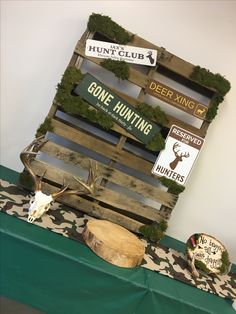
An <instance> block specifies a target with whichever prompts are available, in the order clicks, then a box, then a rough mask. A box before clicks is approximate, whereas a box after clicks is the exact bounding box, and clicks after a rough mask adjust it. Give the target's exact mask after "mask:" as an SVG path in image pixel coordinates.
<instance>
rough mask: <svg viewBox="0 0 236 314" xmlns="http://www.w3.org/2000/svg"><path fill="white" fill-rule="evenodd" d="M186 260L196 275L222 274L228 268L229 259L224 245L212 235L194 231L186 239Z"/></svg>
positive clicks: (226, 271) (229, 264) (225, 272)
mask: <svg viewBox="0 0 236 314" xmlns="http://www.w3.org/2000/svg"><path fill="white" fill-rule="evenodd" d="M186 249H187V252H186V253H187V261H188V263H189V265H190V267H191V269H192V273H193V274H194V275H195V276H198V275H199V273H201V274H203V275H207V274H217V275H224V274H227V273H228V272H229V270H230V266H231V263H230V260H229V255H228V252H227V250H226V248H225V246H224V245H223V244H222V243H221V242H220V241H219V240H217V239H216V238H214V237H213V236H210V235H208V234H205V233H195V234H193V235H192V236H190V237H189V239H188V241H187V247H186Z"/></svg>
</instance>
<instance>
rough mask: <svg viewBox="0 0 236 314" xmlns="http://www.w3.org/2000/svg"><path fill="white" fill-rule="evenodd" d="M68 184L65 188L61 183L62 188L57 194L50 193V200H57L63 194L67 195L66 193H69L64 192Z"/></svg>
mask: <svg viewBox="0 0 236 314" xmlns="http://www.w3.org/2000/svg"><path fill="white" fill-rule="evenodd" d="M68 186H69V184H67V185H66V186H65V185H64V182H63V187H62V189H61V190H60V191H58V192H55V193H52V194H51V195H52V198H53V200H55V199H57V198H58V197H60V196H62V195H63V194H69V193H68V192H69V191H66V189H67V188H68Z"/></svg>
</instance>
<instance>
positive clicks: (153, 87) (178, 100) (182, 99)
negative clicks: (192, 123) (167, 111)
mask: <svg viewBox="0 0 236 314" xmlns="http://www.w3.org/2000/svg"><path fill="white" fill-rule="evenodd" d="M146 92H147V93H148V94H150V95H152V96H154V97H156V98H158V99H160V100H163V101H165V102H167V103H168V104H170V105H172V106H174V107H177V108H179V109H181V110H183V111H185V112H187V113H189V114H191V115H193V116H195V117H197V118H199V119H202V120H204V119H205V117H206V113H207V110H208V108H207V106H205V105H203V104H201V103H200V102H198V101H197V100H194V99H193V98H191V97H189V96H186V95H184V94H182V93H180V92H178V91H177V90H175V89H173V88H171V87H169V86H167V85H165V84H163V83H160V82H158V81H155V80H152V79H151V80H149V81H148V84H147V87H146Z"/></svg>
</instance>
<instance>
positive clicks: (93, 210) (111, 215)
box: [42, 182, 143, 233]
mask: <svg viewBox="0 0 236 314" xmlns="http://www.w3.org/2000/svg"><path fill="white" fill-rule="evenodd" d="M42 188H43V190H45V191H47V192H48V193H55V192H58V191H59V189H58V188H56V187H54V186H53V185H50V184H48V183H45V182H42ZM57 201H58V202H60V203H63V204H65V205H67V206H70V207H72V208H76V209H78V210H79V211H82V212H84V213H86V214H88V215H90V216H93V217H96V218H100V219H107V220H109V221H112V222H114V223H117V224H119V225H121V226H123V227H124V228H126V229H129V230H130V231H133V232H136V233H139V228H140V227H141V226H142V225H143V224H142V223H141V222H139V221H136V220H134V219H132V218H129V217H126V216H124V215H121V214H119V213H117V212H115V211H112V210H110V209H108V208H105V207H102V206H100V205H98V204H96V203H93V202H90V201H88V200H86V199H83V198H82V197H80V196H77V195H71V196H70V198H68V197H63V196H62V197H61V198H59V199H58V200H57Z"/></svg>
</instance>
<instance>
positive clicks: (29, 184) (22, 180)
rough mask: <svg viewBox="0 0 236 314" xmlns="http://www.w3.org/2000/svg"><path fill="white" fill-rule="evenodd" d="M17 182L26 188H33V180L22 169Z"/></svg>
mask: <svg viewBox="0 0 236 314" xmlns="http://www.w3.org/2000/svg"><path fill="white" fill-rule="evenodd" d="M19 184H20V185H22V186H24V187H25V188H26V189H28V190H31V191H32V190H33V189H34V180H33V178H32V177H31V175H30V174H29V173H28V172H27V171H25V170H24V171H23V172H21V173H20V175H19Z"/></svg>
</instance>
